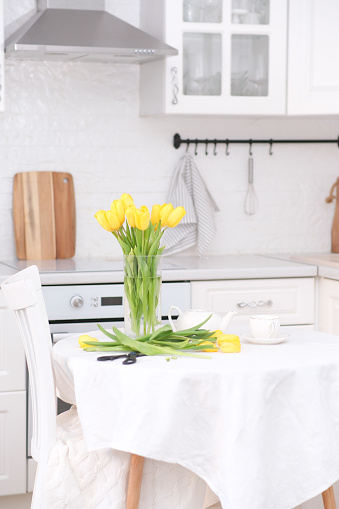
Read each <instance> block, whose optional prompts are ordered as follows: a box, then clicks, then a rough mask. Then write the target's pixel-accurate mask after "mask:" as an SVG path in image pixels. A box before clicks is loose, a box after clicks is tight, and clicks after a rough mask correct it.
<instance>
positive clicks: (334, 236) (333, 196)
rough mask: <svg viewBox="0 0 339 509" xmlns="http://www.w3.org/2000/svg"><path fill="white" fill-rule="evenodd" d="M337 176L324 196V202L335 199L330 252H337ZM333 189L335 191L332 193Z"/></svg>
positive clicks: (338, 215)
mask: <svg viewBox="0 0 339 509" xmlns="http://www.w3.org/2000/svg"><path fill="white" fill-rule="evenodd" d="M338 186H339V177H338V178H337V180H336V181H335V182H334V184H333V186H332V187H331V190H330V194H329V196H328V197H327V198H326V200H325V201H326V203H332V202H333V201H334V200H336V205H335V211H334V217H333V224H332V253H339V200H338V196H339V195H338V191H339V188H338ZM334 190H335V191H336V192H335V194H334Z"/></svg>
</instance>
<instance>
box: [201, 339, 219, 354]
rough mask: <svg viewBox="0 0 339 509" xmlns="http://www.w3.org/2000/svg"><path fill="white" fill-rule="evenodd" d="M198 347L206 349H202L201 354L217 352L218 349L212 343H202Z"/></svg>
mask: <svg viewBox="0 0 339 509" xmlns="http://www.w3.org/2000/svg"><path fill="white" fill-rule="evenodd" d="M199 345H206V347H207V348H204V349H203V352H217V351H218V347H217V346H216V344H215V343H212V341H202V342H201V343H199Z"/></svg>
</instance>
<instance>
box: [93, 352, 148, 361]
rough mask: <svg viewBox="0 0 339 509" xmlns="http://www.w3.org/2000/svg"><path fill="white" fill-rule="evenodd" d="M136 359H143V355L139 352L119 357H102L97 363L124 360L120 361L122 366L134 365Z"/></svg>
mask: <svg viewBox="0 0 339 509" xmlns="http://www.w3.org/2000/svg"><path fill="white" fill-rule="evenodd" d="M125 357H126V358H125ZM137 357H145V354H144V353H139V352H129V353H125V354H121V355H103V356H102V357H98V358H97V361H115V359H124V358H125V360H124V361H122V363H123V364H135V363H136V362H137Z"/></svg>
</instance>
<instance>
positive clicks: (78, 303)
mask: <svg viewBox="0 0 339 509" xmlns="http://www.w3.org/2000/svg"><path fill="white" fill-rule="evenodd" d="M70 304H71V306H72V308H82V306H83V305H84V299H83V298H82V297H81V296H80V295H73V297H72V298H71V300H70Z"/></svg>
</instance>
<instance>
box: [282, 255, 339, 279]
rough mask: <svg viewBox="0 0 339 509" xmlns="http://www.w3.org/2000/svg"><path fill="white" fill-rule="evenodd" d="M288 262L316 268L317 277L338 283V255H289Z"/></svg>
mask: <svg viewBox="0 0 339 509" xmlns="http://www.w3.org/2000/svg"><path fill="white" fill-rule="evenodd" d="M289 259H290V260H293V261H297V262H300V263H308V264H311V265H316V266H317V267H318V276H320V277H326V278H329V279H336V280H338V281H339V253H300V254H294V255H290V257H289Z"/></svg>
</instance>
